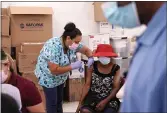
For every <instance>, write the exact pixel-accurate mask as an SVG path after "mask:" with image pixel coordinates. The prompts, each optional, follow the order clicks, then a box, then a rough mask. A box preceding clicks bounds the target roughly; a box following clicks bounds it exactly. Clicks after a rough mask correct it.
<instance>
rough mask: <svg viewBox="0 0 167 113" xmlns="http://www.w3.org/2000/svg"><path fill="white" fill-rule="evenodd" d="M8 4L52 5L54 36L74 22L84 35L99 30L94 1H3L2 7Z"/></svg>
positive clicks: (60, 33)
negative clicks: (67, 24) (95, 17)
mask: <svg viewBox="0 0 167 113" xmlns="http://www.w3.org/2000/svg"><path fill="white" fill-rule="evenodd" d="M8 6H44V7H52V8H53V11H54V14H53V36H61V35H62V33H63V31H64V26H65V24H66V23H68V22H70V21H71V22H74V23H75V24H76V27H78V28H79V29H80V30H81V32H82V33H83V35H87V34H90V33H98V32H99V24H98V23H97V22H95V21H94V6H93V2H2V8H6V7H8Z"/></svg>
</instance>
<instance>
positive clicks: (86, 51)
mask: <svg viewBox="0 0 167 113" xmlns="http://www.w3.org/2000/svg"><path fill="white" fill-rule="evenodd" d="M79 52H80V53H82V54H84V55H86V56H87V57H88V58H90V57H92V56H93V55H92V51H91V50H90V49H89V48H88V47H86V46H82V47H81V48H80V49H79Z"/></svg>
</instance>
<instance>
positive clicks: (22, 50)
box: [1, 6, 53, 89]
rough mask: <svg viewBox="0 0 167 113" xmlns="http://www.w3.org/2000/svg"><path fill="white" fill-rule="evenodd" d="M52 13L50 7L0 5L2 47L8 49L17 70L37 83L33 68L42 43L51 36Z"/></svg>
mask: <svg viewBox="0 0 167 113" xmlns="http://www.w3.org/2000/svg"><path fill="white" fill-rule="evenodd" d="M52 14H53V10H52V8H51V7H17V6H10V7H8V8H6V9H2V15H1V19H2V31H1V34H2V48H3V49H4V50H5V51H7V52H8V53H12V57H13V58H15V60H16V61H15V62H16V63H17V66H18V69H19V72H21V74H22V75H23V77H25V78H27V79H29V80H31V81H33V82H34V83H35V84H36V86H37V87H39V85H38V80H37V78H36V77H35V75H34V69H35V65H36V62H37V58H38V56H39V53H40V50H41V49H42V47H43V45H44V43H45V42H46V41H47V40H48V39H49V38H52ZM9 31H10V32H9ZM11 48H12V50H11ZM10 51H11V52H10ZM39 89H40V87H39Z"/></svg>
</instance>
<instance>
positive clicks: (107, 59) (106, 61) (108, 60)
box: [98, 57, 111, 65]
mask: <svg viewBox="0 0 167 113" xmlns="http://www.w3.org/2000/svg"><path fill="white" fill-rule="evenodd" d="M98 59H99V61H100V63H101V64H103V65H107V64H109V63H110V61H111V59H110V58H109V57H99V58H98Z"/></svg>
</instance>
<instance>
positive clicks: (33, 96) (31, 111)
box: [0, 50, 45, 113]
mask: <svg viewBox="0 0 167 113" xmlns="http://www.w3.org/2000/svg"><path fill="white" fill-rule="evenodd" d="M0 61H1V66H2V67H1V70H0V74H1V75H0V76H1V77H0V78H1V81H0V82H1V84H11V85H12V86H15V87H16V88H18V90H19V91H20V96H21V102H22V108H21V112H22V113H44V112H45V109H44V106H43V103H42V98H41V95H40V93H39V91H38V89H37V87H36V86H35V84H34V83H33V82H32V81H30V80H28V79H25V78H23V77H21V76H19V75H17V74H15V73H14V71H13V67H12V64H11V63H12V62H13V61H12V58H11V56H10V55H8V54H7V53H5V52H4V51H3V50H1V60H0ZM12 94H13V93H12ZM13 113H14V112H13Z"/></svg>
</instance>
